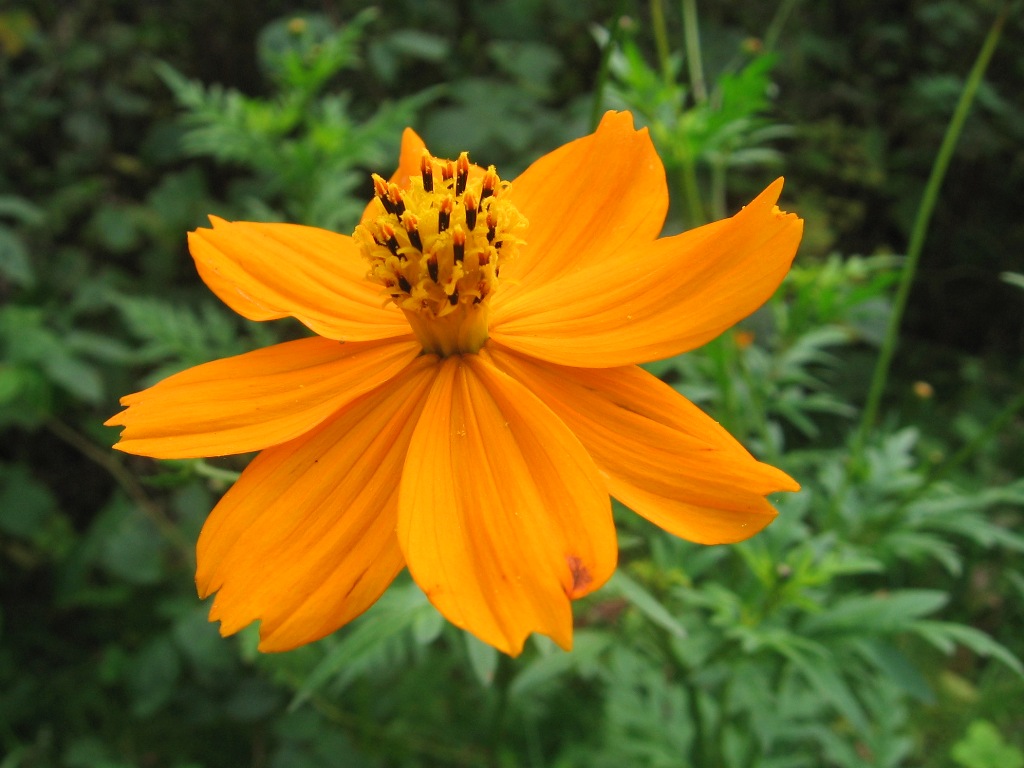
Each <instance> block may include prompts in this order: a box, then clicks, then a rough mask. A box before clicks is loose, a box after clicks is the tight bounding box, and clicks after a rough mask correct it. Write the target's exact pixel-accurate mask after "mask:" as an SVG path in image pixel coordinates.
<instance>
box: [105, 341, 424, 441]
mask: <svg viewBox="0 0 1024 768" xmlns="http://www.w3.org/2000/svg"><path fill="white" fill-rule="evenodd" d="M419 353H420V345H419V344H418V343H417V342H415V341H412V340H408V341H405V340H403V341H384V342H373V341H371V342H351V343H348V344H341V343H339V342H337V341H329V340H328V339H322V338H320V337H313V338H309V339H300V340H298V341H290V342H286V343H284V344H275V345H274V346H271V347H266V348H265V349H259V350H256V351H255V352H247V353H246V354H244V355H237V356H235V357H228V358H225V359H223V360H214V361H213V362H210V363H206V364H204V365H199V366H196V367H195V368H190V369H188V370H186V371H182V372H181V373H178V374H175V375H174V376H171V377H169V378H166V379H164V380H163V381H161V382H160V383H159V384H156V385H154V386H152V387H150V388H149V389H146V390H143V391H142V392H136V393H135V394H132V395H127V396H126V397H123V398H121V404H122V405H125V406H128V408H127V410H125V411H122V412H121V413H119V414H117V415H116V416H114V417H112V418H111V419H110V420H109V421H107V426H112V425H123V426H124V427H125V429H124V430H123V431H122V432H121V441H120V442H119V443H118V444H117V445H115V446H114V447H115V448H117V449H118V450H120V451H124V452H125V453H134V454H138V455H140V456H153V457H155V458H159V459H188V458H196V457H199V456H225V455H228V454H233V453H246V452H247V451H257V450H260V449H262V448H266V447H268V446H271V445H278V444H280V443H284V442H286V441H288V440H291V439H292V438H294V437H298V436H299V435H301V434H303V433H305V432H308V431H309V430H310V429H312V428H313V427H314V426H316V425H317V424H319V423H320V422H321V421H323V420H324V419H326V418H327V417H328V416H330V415H331V414H332V413H335V412H336V411H338V410H340V409H341V408H342V407H344V406H345V405H347V404H348V403H350V402H351V401H353V400H355V399H356V398H357V397H359V396H360V395H362V394H365V393H366V392H369V391H370V390H371V389H374V388H376V387H377V386H379V385H381V384H383V383H384V382H386V381H387V380H388V379H390V378H392V377H393V376H395V375H396V374H398V373H399V372H401V371H402V369H403V368H405V367H406V366H407V365H409V363H411V362H412V360H413V359H414V358H415V357H416V355H418V354H419Z"/></svg>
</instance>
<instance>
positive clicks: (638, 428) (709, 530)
mask: <svg viewBox="0 0 1024 768" xmlns="http://www.w3.org/2000/svg"><path fill="white" fill-rule="evenodd" d="M488 349H489V350H490V352H489V354H490V355H491V358H492V359H493V360H494V362H495V364H496V365H498V367H499V368H500V369H501V370H503V371H505V372H506V373H508V374H509V375H510V376H512V377H513V378H515V379H516V380H517V381H519V382H521V383H522V384H524V385H525V386H526V387H527V388H528V389H529V390H530V391H532V392H533V393H534V394H536V395H537V396H538V397H540V399H541V400H543V401H544V403H545V404H546V405H547V406H548V407H549V408H551V410H553V411H554V412H555V413H556V414H557V415H558V417H559V418H561V419H562V421H564V422H565V424H566V425H567V426H568V427H569V429H571V430H572V431H573V432H574V433H575V434H576V436H577V437H578V438H579V439H580V441H581V442H582V443H583V445H584V447H586V449H587V452H588V453H590V455H591V457H593V459H594V461H595V463H596V464H597V465H598V467H599V468H600V469H601V470H602V471H603V472H604V473H605V474H606V475H607V482H608V489H609V490H610V491H611V494H612V495H613V496H614V497H615V498H617V499H619V501H621V502H623V503H624V504H626V505H627V506H629V507H630V508H631V509H633V510H634V511H635V512H637V513H638V514H640V515H642V516H644V517H646V518H647V519H648V520H650V521H651V522H653V523H655V524H656V525H658V526H660V527H662V528H664V529H665V530H667V531H669V532H670V533H674V534H675V535H676V536H680V537H682V538H684V539H689V540H690V541H696V542H698V543H701V544H722V543H725V542H734V541H742V540H743V539H746V538H749V537H750V536H753V535H754V534H755V533H757V532H758V531H760V530H761V529H762V528H764V527H765V526H766V525H767V524H768V523H770V522H771V521H772V520H773V519H774V518H775V515H776V512H775V510H774V509H773V508H772V506H771V505H770V504H769V503H768V502H767V501H766V500H765V498H764V496H765V495H766V494H768V493H772V492H774V491H779V490H785V491H796V490H799V488H800V486H799V485H797V483H796V482H794V481H793V479H792V478H790V477H789V476H788V475H786V474H785V473H784V472H781V471H780V470H778V469H776V468H775V467H772V466H770V465H768V464H762V463H760V462H758V461H757V460H755V459H754V458H753V457H752V456H751V455H750V454H749V453H747V451H746V450H745V449H744V448H743V447H742V446H741V445H740V444H739V443H738V442H737V441H736V440H735V439H733V437H732V436H731V435H730V434H729V433H728V432H726V431H725V430H724V429H723V428H722V427H721V426H719V425H718V424H717V423H716V422H715V421H713V420H712V419H711V418H709V417H708V416H707V415H706V414H704V413H703V412H702V411H701V410H700V409H699V408H697V407H696V406H695V405H693V404H692V403H691V402H690V401H688V400H687V399H686V398H684V397H683V396H682V395H680V394H679V393H678V392H676V391H675V390H674V389H672V388H671V387H670V386H668V385H667V384H665V383H663V382H661V381H659V380H658V379H657V378H655V377H654V376H652V375H650V374H649V373H647V372H646V371H643V370H642V369H640V368H637V367H636V366H628V367H625V368H600V369H586V368H567V367H564V366H558V365H552V364H550V363H544V362H540V361H537V360H531V359H530V358H528V357H525V356H523V355H518V354H516V353H514V352H509V351H507V350H503V349H501V348H500V347H499V346H497V345H493V344H492V345H490V346H489V347H488Z"/></svg>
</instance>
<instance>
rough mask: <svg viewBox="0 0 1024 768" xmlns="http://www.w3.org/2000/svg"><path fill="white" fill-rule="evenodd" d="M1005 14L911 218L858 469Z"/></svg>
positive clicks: (862, 429)
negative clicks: (937, 212) (912, 290)
mask: <svg viewBox="0 0 1024 768" xmlns="http://www.w3.org/2000/svg"><path fill="white" fill-rule="evenodd" d="M1008 10H1009V6H1008V5H1007V4H1004V5H1003V7H1002V10H1001V11H1000V13H999V15H998V16H997V17H996V19H995V21H994V22H992V27H991V28H990V29H989V31H988V35H987V36H986V38H985V42H984V44H983V45H982V47H981V51H980V52H979V53H978V58H977V59H976V60H975V62H974V66H973V68H972V69H971V73H970V75H969V76H968V77H967V82H966V84H965V85H964V89H963V91H962V92H961V94H960V101H959V103H958V104H957V105H956V110H955V111H954V112H953V117H952V118H951V119H950V121H949V125H948V126H947V128H946V135H945V136H944V137H943V139H942V145H941V146H940V147H939V152H938V154H937V155H936V157H935V162H934V163H933V165H932V170H931V175H930V176H929V177H928V183H927V184H926V185H925V188H924V193H923V195H922V196H921V202H920V204H919V206H918V209H917V216H916V217H915V218H914V226H913V229H912V230H911V233H910V243H909V245H908V247H907V258H906V262H905V263H904V265H903V274H902V275H901V276H900V284H899V288H898V290H897V292H896V298H895V300H894V301H893V308H892V313H891V314H890V316H889V325H888V328H887V329H886V334H885V340H884V341H883V343H882V349H881V351H880V353H879V355H878V362H877V363H876V365H875V371H874V374H873V376H872V377H871V387H870V389H869V390H868V397H867V402H866V404H865V406H864V413H863V415H862V417H861V420H860V425H859V427H858V429H857V432H856V434H855V435H854V440H853V445H852V447H851V457H852V459H853V462H854V466H858V465H859V464H860V462H861V457H862V453H863V450H864V446H865V444H866V442H867V437H868V434H869V433H870V431H871V429H872V427H873V426H874V424H875V420H876V419H877V417H878V408H879V405H880V404H881V401H882V393H883V392H884V391H885V383H886V379H887V378H888V375H889V367H890V365H891V363H892V358H893V355H894V354H895V352H896V345H897V342H898V341H899V331H900V323H901V321H902V319H903V312H904V310H905V309H906V305H907V298H908V296H909V295H910V288H911V286H912V285H913V282H914V275H915V273H916V271H917V265H918V261H919V260H920V258H921V252H922V251H923V250H924V242H925V236H926V235H927V233H928V224H929V223H930V221H931V217H932V212H933V211H934V209H935V203H936V201H937V200H938V197H939V190H940V189H941V187H942V180H943V179H944V178H945V175H946V170H947V169H948V167H949V163H950V160H951V159H952V157H953V152H954V150H955V149H956V144H957V141H958V140H959V138H960V133H961V131H962V130H963V127H964V122H965V121H966V120H967V115H968V114H969V113H970V111H971V104H972V103H973V102H974V97H975V95H976V94H977V91H978V86H980V85H981V81H982V78H983V77H984V75H985V70H986V68H987V67H988V64H989V61H990V60H991V59H992V54H993V53H994V52H995V50H996V45H997V43H998V42H999V36H1000V34H1001V33H1002V31H1003V25H1004V24H1005V22H1006V17H1007V12H1008Z"/></svg>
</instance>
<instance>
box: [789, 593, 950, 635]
mask: <svg viewBox="0 0 1024 768" xmlns="http://www.w3.org/2000/svg"><path fill="white" fill-rule="evenodd" d="M948 600H949V596H948V595H947V594H946V593H945V592H942V591H939V590H933V589H904V590H898V591H894V592H884V593H878V594H874V595H854V596H852V597H845V598H841V599H840V600H838V601H837V602H835V603H834V604H833V605H832V606H830V607H829V608H828V609H827V610H826V611H824V612H822V613H819V614H817V615H816V616H810V617H808V618H807V620H806V621H805V623H804V625H803V630H804V632H806V633H809V634H819V635H820V634H826V635H827V634H854V635H867V636H871V635H886V634H892V633H895V632H904V631H907V630H909V629H911V628H912V627H915V626H916V623H915V622H916V620H917V619H919V618H920V617H921V616H926V615H928V614H930V613H933V612H935V611H937V610H938V609H939V608H941V607H942V606H943V605H945V604H946V603H947V602H948Z"/></svg>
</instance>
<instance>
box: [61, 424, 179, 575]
mask: <svg viewBox="0 0 1024 768" xmlns="http://www.w3.org/2000/svg"><path fill="white" fill-rule="evenodd" d="M46 428H47V429H48V430H49V431H50V432H51V433H52V434H53V435H55V436H56V437H58V438H60V439H61V440H63V441H64V442H65V443H67V444H68V445H70V446H71V447H72V448H75V449H76V450H78V451H79V452H80V453H81V454H82V455H83V456H85V457H86V458H87V459H89V460H90V461H93V462H95V463H96V464H98V465H99V466H101V467H103V469H105V470H106V471H107V472H108V473H109V474H110V475H111V477H113V478H114V480H115V481H116V482H117V484H118V485H119V486H121V490H123V491H124V492H125V494H126V495H127V496H128V498H130V499H131V500H132V501H133V502H134V503H135V506H136V507H137V508H138V509H139V510H140V511H141V512H142V514H144V515H145V516H146V517H148V518H149V519H150V521H151V522H152V523H153V525H154V526H155V527H156V529H157V530H158V531H159V532H160V534H161V535H162V536H163V537H164V538H165V539H167V541H168V542H170V543H171V544H172V545H173V546H174V547H175V548H176V549H177V550H178V553H179V554H180V556H181V558H182V560H184V561H185V562H186V563H189V564H190V565H192V566H194V565H195V558H196V554H195V546H194V545H193V544H192V542H191V541H189V540H188V538H187V537H186V536H185V534H183V533H182V532H181V531H180V530H179V529H178V526H177V525H175V523H174V521H173V520H171V519H170V518H169V517H167V515H166V514H164V510H163V507H161V506H160V505H159V504H157V503H156V502H155V501H153V500H152V499H151V498H149V495H148V494H147V493H146V489H145V488H144V487H143V486H142V483H140V482H139V481H138V480H137V479H136V477H135V475H133V474H132V473H131V472H129V471H128V470H127V469H126V468H125V467H124V465H123V464H121V462H120V461H119V460H118V459H117V458H115V457H114V455H113V454H112V452H111V451H110V450H109V449H107V448H100V447H99V446H98V445H96V444H95V443H93V442H92V441H91V440H90V439H89V438H87V437H86V436H85V435H83V434H81V433H80V432H78V431H77V430H75V429H74V428H73V427H70V426H68V425H67V424H65V423H64V422H62V421H60V420H59V419H50V420H49V421H47V422H46Z"/></svg>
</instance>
